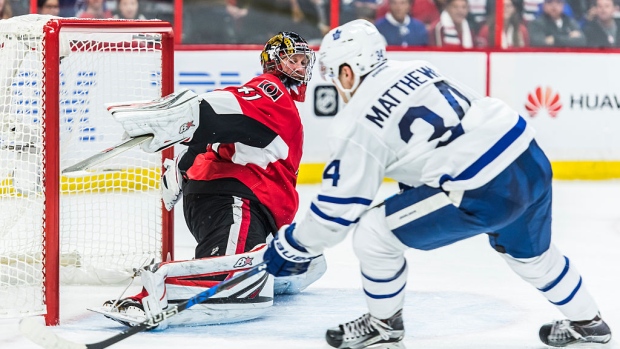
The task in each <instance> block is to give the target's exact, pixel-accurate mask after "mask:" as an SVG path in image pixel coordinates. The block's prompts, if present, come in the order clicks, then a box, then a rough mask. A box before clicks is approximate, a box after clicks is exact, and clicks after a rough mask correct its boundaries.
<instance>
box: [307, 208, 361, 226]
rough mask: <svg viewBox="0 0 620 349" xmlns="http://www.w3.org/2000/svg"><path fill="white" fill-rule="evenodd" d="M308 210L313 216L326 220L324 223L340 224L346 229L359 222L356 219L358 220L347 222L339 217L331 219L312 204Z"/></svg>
mask: <svg viewBox="0 0 620 349" xmlns="http://www.w3.org/2000/svg"><path fill="white" fill-rule="evenodd" d="M310 210H311V211H312V212H313V213H314V214H315V215H317V216H319V217H321V218H323V219H324V220H326V221H330V222H334V223H338V224H340V225H344V226H345V227H348V226H350V225H351V224H355V223H357V222H358V221H359V220H360V219H359V218H358V219H356V220H354V221H349V220H346V219H344V218H340V217H337V218H336V217H331V216H328V215H326V214H325V213H323V211H321V210H319V208H318V207H317V206H316V205H315V204H314V203H312V204H311V205H310Z"/></svg>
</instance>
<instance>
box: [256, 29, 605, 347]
mask: <svg viewBox="0 0 620 349" xmlns="http://www.w3.org/2000/svg"><path fill="white" fill-rule="evenodd" d="M319 62H320V65H321V74H322V75H323V76H324V77H325V78H326V79H327V80H329V81H333V83H334V84H335V85H336V87H337V89H338V91H339V93H340V95H341V96H342V98H343V100H344V101H345V102H347V103H348V104H347V105H346V106H345V107H344V108H343V110H342V111H341V112H340V113H339V114H338V115H337V116H336V118H335V120H334V123H335V125H334V126H333V127H332V130H333V131H332V134H331V137H330V149H331V159H330V160H329V162H328V163H327V165H326V167H325V170H324V172H323V183H322V187H321V191H320V194H319V195H317V196H316V198H315V199H314V200H313V201H312V204H311V206H310V210H309V211H308V213H307V214H306V216H305V217H304V218H303V220H301V222H299V223H297V224H295V223H293V224H291V225H290V226H284V227H282V228H281V229H280V232H279V233H278V234H277V236H276V238H275V239H274V240H273V241H272V242H271V243H270V245H269V247H268V249H267V251H266V252H265V255H264V259H265V260H266V261H267V263H268V267H267V270H268V271H269V272H270V273H272V274H273V275H276V276H278V275H291V274H296V273H303V272H304V269H305V268H306V267H307V265H308V264H309V262H310V261H311V259H312V258H313V257H314V256H317V255H319V254H321V253H322V252H323V250H324V249H325V248H326V247H330V246H333V245H335V244H337V243H339V242H340V241H342V240H343V239H344V238H345V235H346V234H347V233H348V232H349V231H350V230H354V235H353V248H354V250H355V253H356V255H357V257H358V258H359V260H360V267H361V276H362V285H363V288H364V293H365V297H366V301H367V304H368V308H369V313H367V314H365V315H363V316H361V317H360V318H358V319H356V320H353V321H350V322H348V323H344V324H341V325H339V326H336V327H334V328H331V329H328V330H327V333H326V340H327V342H328V343H329V345H331V346H332V347H336V348H402V347H403V344H402V339H403V337H404V333H405V330H404V325H403V320H402V308H403V303H404V296H405V292H404V289H405V284H406V281H407V274H408V273H407V268H408V267H407V262H406V260H405V258H404V252H405V250H406V249H408V248H416V249H420V250H432V249H436V248H440V247H442V246H446V245H449V244H452V243H454V242H457V241H459V240H463V239H466V238H469V237H472V236H474V235H478V234H483V233H486V234H488V237H489V242H490V245H491V247H493V248H494V249H495V250H496V251H497V252H498V254H499V256H501V257H502V258H503V259H504V260H505V261H506V262H507V263H508V265H509V266H510V267H511V268H512V269H513V270H514V271H515V272H516V273H517V274H518V275H519V276H521V277H522V278H523V279H524V280H525V281H527V282H528V283H530V284H531V285H533V286H534V287H536V288H537V289H538V290H539V291H540V293H541V294H542V295H543V296H544V297H545V298H547V299H548V300H549V302H550V303H551V304H553V305H554V306H556V307H557V308H558V309H559V310H560V311H561V312H562V313H563V314H564V315H565V316H566V318H567V319H566V320H561V321H554V322H551V323H549V324H545V325H543V326H542V327H541V329H540V333H539V336H540V339H541V340H542V341H543V342H544V343H545V344H547V345H551V346H566V345H571V344H575V343H583V342H591V343H606V342H608V341H609V340H610V339H611V331H610V329H609V327H608V326H607V324H606V323H605V322H604V321H603V320H602V319H601V315H600V313H599V309H598V306H597V305H596V303H595V301H594V299H593V298H592V297H591V296H590V294H589V293H588V291H587V289H586V287H585V283H584V282H583V280H582V278H581V275H580V274H579V272H578V271H577V269H576V268H575V265H574V264H573V263H572V262H569V259H568V258H567V257H565V256H564V255H562V253H561V252H560V251H559V250H558V248H556V247H555V246H554V245H553V244H552V243H551V190H552V188H551V179H552V173H551V166H550V163H549V161H548V159H547V157H546V156H545V154H544V153H543V152H542V150H541V149H540V148H539V147H538V145H537V144H536V141H535V140H534V130H533V129H532V127H531V126H530V125H528V123H527V122H526V121H525V119H524V118H522V117H521V116H519V114H518V113H517V112H516V111H514V110H512V109H511V108H509V107H508V106H507V105H506V104H505V103H503V102H502V101H500V100H498V99H494V98H485V97H482V96H479V95H477V94H476V93H474V92H472V91H470V89H468V88H466V87H464V86H462V85H460V84H459V83H457V82H455V81H454V80H452V79H450V78H447V77H446V76H444V75H443V74H442V73H441V72H440V71H439V70H437V69H436V68H435V67H434V66H433V65H432V64H430V63H429V62H426V61H407V62H398V61H393V60H387V59H386V57H385V41H384V39H383V37H382V36H381V35H380V34H379V32H378V31H377V29H376V28H375V27H374V26H373V25H372V24H371V23H369V22H367V21H365V20H355V21H352V22H349V23H347V24H344V25H342V26H340V27H338V28H335V29H333V30H331V31H330V32H329V33H328V34H327V35H326V36H325V37H324V39H323V41H322V43H321V47H320V51H319ZM384 177H388V178H392V179H394V180H396V181H398V182H399V183H400V186H401V188H402V189H403V190H402V191H401V192H400V193H399V194H398V195H395V196H393V197H391V198H388V199H387V200H385V202H384V204H383V205H381V206H378V207H369V206H370V204H371V201H372V200H373V198H374V197H375V194H376V193H377V190H378V188H379V186H380V184H381V182H382V181H383V178H384Z"/></svg>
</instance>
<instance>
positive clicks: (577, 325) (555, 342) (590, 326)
mask: <svg viewBox="0 0 620 349" xmlns="http://www.w3.org/2000/svg"><path fill="white" fill-rule="evenodd" d="M539 335H540V340H541V341H542V342H543V343H545V344H547V345H550V346H552V347H565V346H568V345H573V344H580V343H600V344H605V343H607V342H609V341H610V340H611V330H610V329H609V326H607V324H606V323H605V321H603V319H601V317H600V316H597V317H595V318H594V319H593V320H591V321H570V320H556V321H554V322H551V323H548V324H544V325H543V326H542V327H541V328H540V332H539Z"/></svg>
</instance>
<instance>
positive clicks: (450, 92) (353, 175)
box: [295, 61, 534, 253]
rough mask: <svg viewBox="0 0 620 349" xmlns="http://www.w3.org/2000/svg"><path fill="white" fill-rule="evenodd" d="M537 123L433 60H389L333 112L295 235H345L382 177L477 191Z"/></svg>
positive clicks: (318, 244) (332, 238)
mask: <svg viewBox="0 0 620 349" xmlns="http://www.w3.org/2000/svg"><path fill="white" fill-rule="evenodd" d="M533 138H534V130H533V129H532V128H531V127H530V126H528V124H527V123H526V122H525V120H524V119H523V118H522V117H520V116H519V115H518V113H517V112H516V111H514V110H512V109H511V108H509V107H508V106H507V105H506V104H505V103H504V102H502V101H500V100H498V99H494V98H488V97H482V96H479V95H477V94H476V93H474V92H473V91H471V90H469V89H468V88H465V87H463V86H461V85H459V84H458V83H457V82H455V81H453V80H450V79H449V78H447V77H445V76H443V75H442V74H441V73H440V72H439V71H438V70H437V69H436V68H435V67H434V66H433V65H431V64H430V63H428V62H426V61H408V62H399V61H388V62H386V63H385V64H383V65H382V66H380V67H378V68H377V69H375V71H373V72H371V73H370V74H368V76H367V77H366V78H365V80H364V81H363V83H362V84H361V85H360V87H359V88H358V90H357V91H356V92H355V95H354V96H353V97H352V98H351V100H350V101H349V103H348V104H347V105H346V107H345V108H343V110H342V111H341V112H340V113H339V114H338V115H337V116H336V117H335V120H334V124H333V127H332V132H331V136H330V151H331V159H330V160H329V161H328V163H327V165H326V167H325V170H324V173H323V182H322V187H321V192H320V194H319V195H318V196H317V197H316V198H315V199H314V200H313V202H312V205H311V208H310V210H309V211H308V214H307V216H306V218H305V220H304V221H303V222H302V223H301V224H300V225H299V226H298V231H296V232H295V238H296V239H297V240H298V242H299V243H301V244H302V245H304V246H306V247H308V248H309V250H311V251H313V252H317V253H319V252H321V251H322V249H323V248H324V247H327V246H331V245H334V244H335V243H337V242H339V241H341V240H342V239H344V236H345V234H346V232H347V231H348V230H349V229H350V228H351V227H352V226H353V225H354V224H355V223H356V222H357V221H358V220H359V217H360V216H361V214H362V213H363V212H364V211H365V210H366V209H367V208H368V206H369V205H370V203H371V202H372V200H373V198H374V197H375V195H376V192H377V190H378V188H379V186H380V185H381V182H382V181H383V179H384V177H388V178H392V179H394V180H396V181H398V182H400V183H403V184H406V185H408V186H412V187H419V186H422V185H427V186H431V187H435V188H438V187H441V188H442V189H443V190H445V191H454V190H470V189H476V188H479V187H481V186H482V185H484V184H486V183H487V182H489V181H490V180H491V179H493V178H494V177H495V176H496V175H498V174H499V173H500V172H501V171H502V170H504V169H505V168H506V167H507V166H508V165H509V164H510V163H511V162H512V161H514V160H515V159H516V158H517V157H518V156H519V155H520V154H521V153H523V152H524V151H525V150H526V149H527V147H528V146H529V144H530V142H531V141H532V139H533Z"/></svg>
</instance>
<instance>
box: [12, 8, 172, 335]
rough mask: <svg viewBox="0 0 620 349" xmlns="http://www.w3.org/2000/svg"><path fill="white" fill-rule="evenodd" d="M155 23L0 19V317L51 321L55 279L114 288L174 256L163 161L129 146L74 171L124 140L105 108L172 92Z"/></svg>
mask: <svg viewBox="0 0 620 349" xmlns="http://www.w3.org/2000/svg"><path fill="white" fill-rule="evenodd" d="M172 57H173V45H172V30H171V27H170V24H168V23H166V22H161V21H123V20H86V19H83V20H82V19H75V18H73V19H61V18H57V17H51V16H40V15H27V16H20V17H14V18H11V19H7V20H1V21H0V317H15V316H27V315H35V314H46V322H47V323H48V324H56V323H58V308H59V304H58V289H59V287H58V282H59V280H61V281H62V282H67V283H74V284H106V283H118V282H121V281H123V280H126V279H127V278H129V277H130V276H131V275H132V274H133V269H134V268H139V267H140V266H143V265H145V264H147V263H150V262H152V261H153V260H155V261H161V260H162V258H165V257H164V256H167V255H169V253H171V241H172V219H171V216H170V214H169V213H168V212H167V211H165V209H163V206H162V203H161V200H160V194H159V178H160V175H161V164H162V159H163V157H170V155H171V154H170V153H169V152H166V153H164V154H163V156H162V154H159V153H156V154H147V153H145V152H143V151H142V150H140V148H139V147H138V148H135V149H132V150H129V151H127V152H125V153H123V154H122V155H120V156H118V157H115V158H113V159H110V160H107V161H105V162H103V163H101V164H99V165H97V166H95V167H94V168H93V169H92V170H89V172H88V173H80V174H79V175H73V176H66V175H62V174H61V171H62V169H63V168H66V167H68V166H71V165H73V164H75V163H77V162H79V161H81V160H83V159H85V158H87V157H89V156H91V155H94V154H95V153H98V152H100V151H102V150H103V149H105V148H107V147H110V146H112V145H114V144H117V143H119V142H120V141H121V140H122V135H123V129H122V127H121V126H120V125H119V124H117V123H116V122H114V120H113V119H112V117H111V116H110V115H109V114H108V113H107V111H106V108H105V103H110V102H125V101H136V100H151V99H155V98H158V97H160V96H162V95H166V94H168V93H171V92H172V88H173V87H172V86H173V85H172V84H173V82H172V74H173V68H172V60H173V58H172Z"/></svg>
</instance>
